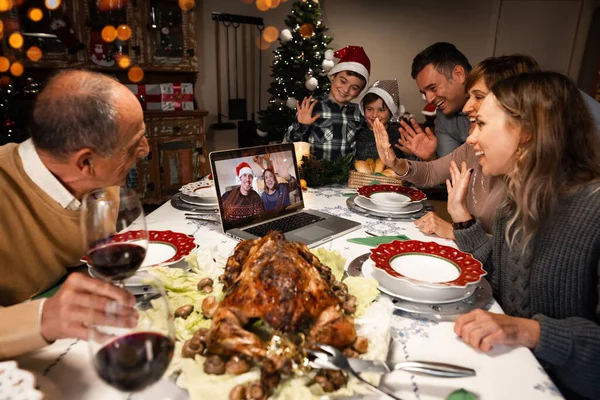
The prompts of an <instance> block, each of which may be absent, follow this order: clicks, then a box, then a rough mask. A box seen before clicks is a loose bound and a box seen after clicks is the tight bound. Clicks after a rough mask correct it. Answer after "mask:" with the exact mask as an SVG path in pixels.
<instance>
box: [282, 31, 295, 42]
mask: <svg viewBox="0 0 600 400" xmlns="http://www.w3.org/2000/svg"><path fill="white" fill-rule="evenodd" d="M279 39H281V41H282V42H283V43H285V42H287V41H290V40H292V32H291V31H290V30H289V29H283V30H282V31H281V33H280V34H279Z"/></svg>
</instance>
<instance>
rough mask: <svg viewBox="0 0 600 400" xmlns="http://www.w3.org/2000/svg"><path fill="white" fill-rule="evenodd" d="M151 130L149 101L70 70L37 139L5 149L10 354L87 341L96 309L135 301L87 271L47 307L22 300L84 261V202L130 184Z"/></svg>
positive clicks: (3, 244)
mask: <svg viewBox="0 0 600 400" xmlns="http://www.w3.org/2000/svg"><path fill="white" fill-rule="evenodd" d="M144 132H145V126H144V119H143V112H142V109H141V107H140V104H139V102H138V100H137V99H136V97H135V96H134V95H133V94H132V93H131V92H130V91H129V90H128V89H127V88H126V87H125V86H123V85H121V84H119V83H118V82H116V81H115V80H113V79H111V78H109V77H107V76H104V75H102V74H98V73H92V72H86V71H67V72H63V73H61V74H59V75H57V76H55V77H53V78H52V79H51V80H50V81H49V82H48V84H47V85H46V87H45V88H44V90H43V91H42V92H41V93H40V95H39V97H38V99H37V101H36V104H35V107H34V112H33V126H32V129H31V139H29V140H27V141H25V142H23V143H21V144H20V145H16V144H12V143H11V144H7V145H5V146H2V147H0V197H1V198H2V199H3V201H2V202H1V203H0V210H1V212H2V224H1V225H0V237H2V238H3V239H2V241H0V275H1V276H2V280H1V283H0V306H5V307H6V306H9V307H6V308H0V358H6V357H12V356H14V355H17V354H20V353H23V352H25V351H28V350H31V349H34V348H37V347H40V346H43V345H44V344H46V343H47V342H51V341H53V340H56V339H59V338H64V337H78V338H86V337H87V329H86V328H85V326H86V325H87V324H89V323H91V322H92V320H91V318H92V317H93V316H94V312H93V309H94V308H95V309H102V307H103V306H104V305H105V304H106V302H107V301H109V300H111V299H112V300H116V301H119V302H120V303H122V304H130V305H132V304H133V298H132V296H131V295H129V294H128V293H127V292H125V291H122V290H121V289H118V288H116V287H113V286H111V285H109V284H107V283H103V282H100V281H97V280H94V279H91V278H89V277H86V276H84V275H80V274H73V275H72V276H70V277H69V278H68V279H67V281H66V282H65V284H64V285H63V287H62V288H61V289H60V291H59V292H58V293H57V294H56V295H55V296H53V297H51V298H49V299H48V300H47V301H46V302H44V301H43V300H38V301H31V302H25V303H22V302H23V301H25V300H27V299H29V298H31V297H33V296H35V295H37V294H39V293H42V292H44V291H46V290H47V289H48V288H50V287H52V286H53V285H55V284H56V283H57V282H58V281H59V280H60V279H61V278H62V277H63V276H64V275H65V274H66V273H67V268H68V267H72V266H75V265H78V264H80V261H79V260H80V259H81V257H82V256H83V255H84V251H83V245H82V241H81V233H80V227H79V214H80V213H79V206H80V201H81V198H82V197H83V195H84V194H85V193H86V192H88V191H90V190H93V189H97V188H103V187H109V186H116V185H122V184H124V182H125V177H126V175H127V172H128V170H129V169H130V168H131V167H132V165H133V164H134V162H135V160H136V159H137V158H139V157H144V156H146V155H147V154H148V142H147V140H146V138H145V136H144ZM17 303H20V304H17ZM130 311H131V313H130V314H129V315H126V316H124V317H126V318H129V317H132V316H133V314H134V311H133V309H131V310H130ZM96 314H98V313H96Z"/></svg>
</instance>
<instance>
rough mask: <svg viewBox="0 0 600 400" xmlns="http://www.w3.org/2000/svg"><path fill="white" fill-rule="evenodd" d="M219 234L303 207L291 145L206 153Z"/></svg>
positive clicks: (294, 155)
mask: <svg viewBox="0 0 600 400" xmlns="http://www.w3.org/2000/svg"><path fill="white" fill-rule="evenodd" d="M210 165H211V168H212V173H213V178H214V180H215V189H216V191H217V198H218V200H219V212H220V214H221V222H222V226H223V231H224V232H227V231H228V230H230V229H233V228H245V227H247V226H248V225H252V224H255V223H258V222H263V221H267V220H270V219H273V218H275V217H278V216H281V215H286V214H290V213H293V212H295V211H298V210H300V209H302V208H304V201H303V199H302V190H301V189H300V185H299V183H298V180H299V178H298V168H297V167H296V154H295V152H294V145H293V143H283V144H277V145H268V146H257V147H248V148H243V149H235V150H224V151H215V152H212V153H210Z"/></svg>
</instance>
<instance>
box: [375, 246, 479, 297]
mask: <svg viewBox="0 0 600 400" xmlns="http://www.w3.org/2000/svg"><path fill="white" fill-rule="evenodd" d="M371 259H372V260H373V261H374V262H375V267H376V268H378V269H380V270H382V271H384V272H385V273H386V274H387V275H388V276H390V277H391V278H393V279H395V280H400V281H404V282H407V283H408V284H411V285H418V286H419V285H420V286H427V287H432V288H444V287H463V288H464V287H466V286H467V285H470V284H474V283H477V282H479V280H480V279H481V277H482V276H484V275H486V274H487V273H486V272H485V271H484V270H483V268H482V264H481V262H479V261H478V260H476V259H475V258H474V257H473V255H471V254H469V253H465V252H462V251H460V250H458V249H455V248H453V247H450V246H444V245H441V244H438V243H435V242H422V241H419V240H407V241H400V240H395V241H393V242H391V243H383V244H381V245H379V246H378V247H377V248H375V249H372V250H371Z"/></svg>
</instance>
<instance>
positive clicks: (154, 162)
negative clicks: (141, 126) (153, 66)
mask: <svg viewBox="0 0 600 400" xmlns="http://www.w3.org/2000/svg"><path fill="white" fill-rule="evenodd" d="M207 114H208V113H207V112H206V111H173V112H170V111H148V112H146V113H145V114H144V119H145V122H146V136H147V137H148V144H149V145H150V153H149V154H148V156H147V157H145V158H143V159H141V160H138V162H137V165H136V170H135V171H132V173H131V174H130V178H131V177H132V175H133V179H130V180H129V184H130V186H133V187H134V188H136V189H137V191H138V193H139V194H140V197H141V198H142V200H143V201H144V202H145V203H158V202H162V201H165V200H166V199H168V198H169V197H171V196H172V195H173V194H175V193H177V192H178V190H179V188H181V186H183V185H184V184H186V183H189V182H193V181H197V180H199V179H200V178H202V177H203V176H205V175H208V174H209V173H210V165H209V162H208V152H207V149H206V143H205V137H206V135H205V132H204V118H205V117H206V115H207ZM132 181H133V184H132Z"/></svg>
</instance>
